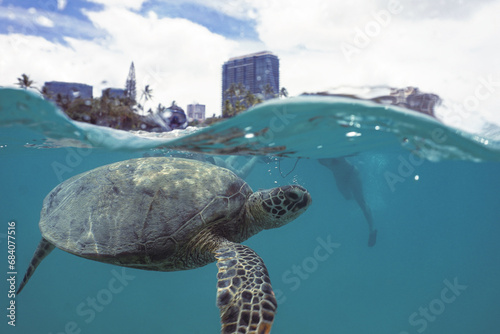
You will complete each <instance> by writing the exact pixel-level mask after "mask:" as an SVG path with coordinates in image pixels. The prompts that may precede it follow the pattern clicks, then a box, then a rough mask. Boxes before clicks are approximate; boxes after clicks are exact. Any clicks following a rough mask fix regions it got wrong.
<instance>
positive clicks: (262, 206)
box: [247, 185, 312, 230]
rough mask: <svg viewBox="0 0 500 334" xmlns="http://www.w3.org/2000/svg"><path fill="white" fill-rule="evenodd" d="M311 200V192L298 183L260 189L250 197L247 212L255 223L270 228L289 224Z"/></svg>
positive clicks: (304, 209)
mask: <svg viewBox="0 0 500 334" xmlns="http://www.w3.org/2000/svg"><path fill="white" fill-rule="evenodd" d="M311 201H312V200H311V195H310V194H309V192H308V191H307V190H306V189H304V188H302V187H301V186H297V185H291V186H283V187H278V188H273V189H267V190H259V191H257V192H255V193H253V194H252V195H250V197H249V198H248V202H247V212H248V213H250V215H251V216H252V217H253V219H254V221H255V224H257V225H258V226H259V227H261V228H263V229H266V230H268V229H271V228H277V227H281V226H283V225H285V224H288V223H289V222H291V221H292V220H294V219H295V218H297V217H298V216H300V215H301V214H302V213H303V212H304V211H306V209H307V207H308V206H309V205H310V204H311Z"/></svg>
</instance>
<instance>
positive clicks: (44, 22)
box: [35, 15, 54, 28]
mask: <svg viewBox="0 0 500 334" xmlns="http://www.w3.org/2000/svg"><path fill="white" fill-rule="evenodd" d="M35 22H36V23H37V24H38V25H40V26H42V27H46V28H53V27H54V22H53V21H52V20H51V19H49V18H48V17H46V16H43V15H40V16H37V17H36V18H35Z"/></svg>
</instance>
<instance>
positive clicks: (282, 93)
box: [280, 87, 288, 98]
mask: <svg viewBox="0 0 500 334" xmlns="http://www.w3.org/2000/svg"><path fill="white" fill-rule="evenodd" d="M280 97H285V98H286V97H288V91H287V90H286V88H285V87H281V89H280Z"/></svg>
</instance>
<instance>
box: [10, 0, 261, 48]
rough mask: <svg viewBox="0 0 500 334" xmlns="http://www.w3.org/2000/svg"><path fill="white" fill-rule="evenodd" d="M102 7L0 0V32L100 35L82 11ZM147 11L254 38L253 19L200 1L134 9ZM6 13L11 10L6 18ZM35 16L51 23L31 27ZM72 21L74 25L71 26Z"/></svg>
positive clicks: (76, 0) (78, 0) (75, 0)
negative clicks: (217, 8) (207, 5)
mask: <svg viewBox="0 0 500 334" xmlns="http://www.w3.org/2000/svg"><path fill="white" fill-rule="evenodd" d="M103 8H104V6H103V5H102V4H96V3H93V2H89V1H85V0H71V1H66V0H65V1H61V0H44V1H40V0H26V1H18V0H17V1H16V0H3V1H0V11H2V12H3V13H4V14H3V15H1V16H0V34H7V33H21V34H26V35H35V36H41V37H44V38H46V39H48V40H52V41H57V42H59V43H64V39H63V38H64V37H65V36H69V37H76V38H81V39H93V38H96V37H102V36H103V35H104V34H105V32H103V31H102V30H100V29H99V28H97V27H95V26H93V23H92V22H91V21H90V20H89V19H88V17H87V16H86V15H85V14H84V12H85V11H100V10H103ZM33 9H35V10H36V12H35V11H33ZM150 11H153V12H155V13H156V14H157V15H158V17H159V18H164V17H169V18H183V19H187V20H189V21H192V22H195V23H197V24H200V25H202V26H204V27H206V28H207V29H209V30H210V31H211V32H213V33H216V34H220V35H222V36H225V37H227V38H235V39H239V38H244V39H249V40H257V39H258V35H257V33H256V31H255V23H254V21H253V20H251V19H238V18H234V17H231V16H229V15H226V14H225V13H222V12H219V11H217V10H215V9H213V8H210V7H206V6H203V5H202V4H197V3H189V2H179V1H170V2H169V1H167V2H165V1H146V2H144V3H143V4H142V6H141V9H140V10H136V12H137V13H139V14H141V15H146V14H147V13H148V12H150ZM9 13H11V17H10V18H9ZM5 14H7V15H5ZM37 16H43V17H45V18H47V19H49V20H50V21H52V22H53V24H54V26H49V25H50V23H49V24H47V26H44V25H43V24H42V25H40V24H37V25H36V27H34V26H33V24H32V20H33V17H37ZM47 22H48V21H47ZM64 22H71V24H64ZM76 25H77V26H78V29H75V26H76Z"/></svg>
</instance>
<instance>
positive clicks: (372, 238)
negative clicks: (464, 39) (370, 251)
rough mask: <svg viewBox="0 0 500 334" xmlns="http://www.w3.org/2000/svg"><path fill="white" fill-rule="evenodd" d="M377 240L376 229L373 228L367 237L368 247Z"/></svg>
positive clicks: (373, 244)
mask: <svg viewBox="0 0 500 334" xmlns="http://www.w3.org/2000/svg"><path fill="white" fill-rule="evenodd" d="M376 242H377V230H373V231H371V232H370V236H369V237H368V247H373V246H375V243H376Z"/></svg>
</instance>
